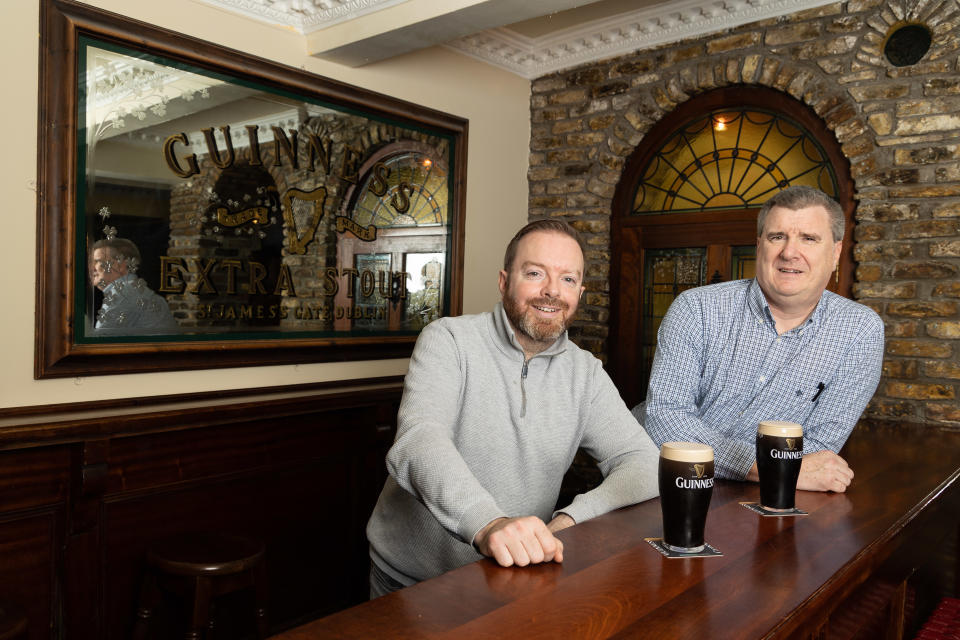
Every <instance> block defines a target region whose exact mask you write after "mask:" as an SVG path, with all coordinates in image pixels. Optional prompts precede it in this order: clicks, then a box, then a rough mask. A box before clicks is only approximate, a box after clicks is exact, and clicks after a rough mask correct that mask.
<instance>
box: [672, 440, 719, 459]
mask: <svg viewBox="0 0 960 640" xmlns="http://www.w3.org/2000/svg"><path fill="white" fill-rule="evenodd" d="M660 455H661V456H663V457H664V458H666V459H667V460H676V461H677V462H713V447H711V446H710V445H708V444H702V443H700V442H664V443H663V445H661V447H660Z"/></svg>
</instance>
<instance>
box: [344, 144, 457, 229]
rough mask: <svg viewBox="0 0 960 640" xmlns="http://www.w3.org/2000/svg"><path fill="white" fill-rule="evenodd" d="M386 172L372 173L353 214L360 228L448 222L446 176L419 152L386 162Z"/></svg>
mask: <svg viewBox="0 0 960 640" xmlns="http://www.w3.org/2000/svg"><path fill="white" fill-rule="evenodd" d="M383 164H384V165H386V168H387V171H385V172H383V173H377V172H370V174H369V175H368V177H367V181H366V183H365V184H364V185H363V188H362V190H361V193H362V194H363V196H362V197H361V198H360V199H359V200H358V201H357V203H356V205H355V207H354V210H353V219H354V221H355V222H357V223H358V224H360V225H361V226H368V225H371V224H372V225H375V226H377V227H379V228H384V227H406V226H423V225H430V224H446V222H447V209H448V208H447V198H448V188H447V174H446V170H445V169H444V168H443V167H441V166H440V164H439V163H436V162H434V161H433V160H432V159H431V158H430V157H429V156H427V155H426V154H424V153H421V152H419V151H408V152H404V153H400V154H397V155H394V156H391V157H389V158H387V159H386V160H384V161H383Z"/></svg>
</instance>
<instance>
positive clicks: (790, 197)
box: [757, 185, 847, 242]
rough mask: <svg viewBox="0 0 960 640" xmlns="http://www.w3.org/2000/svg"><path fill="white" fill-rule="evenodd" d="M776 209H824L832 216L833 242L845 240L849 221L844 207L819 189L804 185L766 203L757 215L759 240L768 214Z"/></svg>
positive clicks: (782, 193)
mask: <svg viewBox="0 0 960 640" xmlns="http://www.w3.org/2000/svg"><path fill="white" fill-rule="evenodd" d="M774 207H783V208H784V209H790V210H791V211H797V210H798V209H806V208H807V207H823V208H824V209H826V210H827V214H828V215H829V216H830V232H831V233H832V234H833V241H834V242H839V241H841V240H843V231H844V228H845V227H846V225H847V221H846V220H845V219H844V217H843V207H841V206H840V203H838V202H837V201H836V200H834V199H833V198H831V197H830V196H828V195H827V194H825V193H824V192H823V191H820V190H819V189H815V188H813V187H807V186H803V185H796V186H793V187H787V188H786V189H784V190H783V191H781V192H780V193H778V194H777V195H775V196H773V197H772V198H770V199H769V200H767V201H766V202H764V203H763V206H762V207H760V212H759V213H758V214H757V237H758V238H759V237H760V236H761V235H763V225H764V224H765V223H766V222H767V214H768V213H770V210H771V209H773V208H774Z"/></svg>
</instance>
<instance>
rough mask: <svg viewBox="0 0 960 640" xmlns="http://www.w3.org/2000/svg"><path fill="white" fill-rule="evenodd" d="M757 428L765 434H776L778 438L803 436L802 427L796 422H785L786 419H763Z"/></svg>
mask: <svg viewBox="0 0 960 640" xmlns="http://www.w3.org/2000/svg"><path fill="white" fill-rule="evenodd" d="M757 430H758V431H760V433H762V434H763V435H765V436H776V437H778V438H802V437H803V427H802V426H800V425H799V424H797V423H796V422H787V421H786V420H764V421H762V422H761V423H760V426H759V427H758V428H757Z"/></svg>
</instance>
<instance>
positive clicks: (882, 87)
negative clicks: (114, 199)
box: [528, 0, 960, 425]
mask: <svg viewBox="0 0 960 640" xmlns="http://www.w3.org/2000/svg"><path fill="white" fill-rule="evenodd" d="M908 22H916V23H919V24H923V25H926V26H927V27H928V28H929V30H930V32H931V35H932V44H931V46H930V49H929V51H928V52H927V53H926V55H924V57H923V58H922V59H921V60H920V61H919V62H917V63H916V64H913V65H909V66H900V67H897V66H894V65H893V64H891V63H890V62H888V60H887V58H886V57H885V55H884V52H883V50H882V47H883V45H884V42H885V39H886V37H887V35H888V34H889V33H890V32H891V31H892V30H893V29H894V28H895V26H898V25H901V24H903V23H908ZM958 45H960V3H958V1H957V0H946V1H942V0H937V1H933V0H929V1H928V0H909V1H908V0H851V1H850V2H837V3H834V4H830V5H827V6H824V7H821V8H817V9H811V10H808V11H804V12H801V13H797V14H794V15H790V16H786V17H783V18H778V19H774V20H768V21H763V22H757V23H753V24H749V25H746V26H743V27H740V28H737V29H734V30H731V31H729V32H724V33H719V34H716V35H713V36H707V37H703V38H700V39H696V40H690V41H684V42H681V43H677V44H673V45H667V46H663V47H659V48H656V49H652V50H645V51H640V52H637V53H635V54H632V55H627V56H622V57H619V58H616V59H611V60H607V61H603V62H599V63H592V64H589V65H585V66H583V67H579V68H574V69H570V70H566V71H563V72H558V73H555V74H551V75H548V76H544V77H542V78H539V79H536V80H535V81H534V82H533V84H532V96H531V121H532V124H531V141H530V151H531V152H530V168H529V174H528V177H529V183H530V200H529V205H530V217H531V219H533V218H541V217H550V216H556V217H563V218H565V219H568V220H569V221H571V222H572V223H573V224H574V226H576V227H577V228H578V229H580V231H581V232H583V233H584V236H585V239H586V241H587V245H588V252H587V256H586V258H587V268H586V285H587V288H588V293H587V295H586V297H585V300H584V304H583V305H582V310H581V312H580V315H579V318H578V321H577V323H576V325H575V326H574V327H573V328H572V329H571V334H572V335H573V337H574V339H575V340H576V341H577V342H578V343H579V344H581V345H582V346H583V347H585V348H588V349H590V350H591V351H593V352H594V353H596V354H597V355H598V356H600V357H601V358H603V357H605V355H606V352H607V349H608V345H607V340H606V337H607V331H608V322H609V307H610V295H609V293H610V285H609V279H608V276H609V271H610V258H611V256H610V228H611V219H610V217H611V199H612V197H613V194H614V190H615V188H616V186H617V183H618V182H619V180H620V175H621V172H622V170H623V167H624V162H625V160H626V158H627V157H628V156H629V155H630V154H631V152H632V151H633V150H634V149H635V148H636V147H637V146H638V145H639V144H641V143H642V141H643V138H644V134H645V133H646V132H647V131H648V130H649V129H650V127H651V126H652V125H653V124H654V123H656V122H657V121H658V120H659V119H660V118H661V117H663V116H664V115H666V114H668V113H669V112H670V111H671V110H673V109H674V108H675V107H676V106H677V105H679V104H681V103H683V102H684V101H686V100H687V99H689V98H690V97H692V96H694V95H696V94H699V93H701V92H704V91H707V90H710V89H714V88H717V87H723V86H731V85H762V86H767V87H771V88H774V89H777V90H780V91H783V92H785V93H787V94H789V95H791V96H793V97H794V98H796V99H798V100H801V101H802V102H804V103H805V104H807V105H809V106H810V107H811V108H812V109H813V110H814V111H815V112H816V113H817V114H818V115H819V116H820V117H822V118H823V119H824V121H825V122H826V124H827V126H828V127H829V129H830V130H831V131H832V132H833V133H834V135H835V136H836V139H837V141H838V142H839V143H840V144H841V145H842V149H843V153H844V154H845V155H846V157H847V158H849V160H850V163H851V171H852V175H853V177H854V180H855V185H856V192H857V193H856V197H857V200H858V204H857V210H856V214H855V216H856V223H857V226H856V231H855V235H854V240H855V242H856V245H855V250H854V256H855V259H856V260H857V270H856V282H855V284H854V289H853V295H854V297H855V298H856V299H858V300H860V301H861V302H863V303H864V304H866V305H869V306H870V307H872V308H874V309H875V310H876V311H877V312H878V313H879V314H880V315H881V317H882V318H883V319H884V321H885V324H886V328H887V347H886V357H885V361H884V370H883V379H882V380H881V382H880V387H879V388H878V390H877V393H876V395H875V397H874V399H873V401H872V402H871V403H870V405H869V406H868V408H867V415H868V416H870V417H875V418H888V419H898V420H906V421H912V422H933V423H942V424H951V425H960V408H958V403H957V396H958V392H960V312H958V306H960V282H958V273H960V199H958V196H960V81H958V75H957V74H958V73H960V58H958V52H960V49H958Z"/></svg>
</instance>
